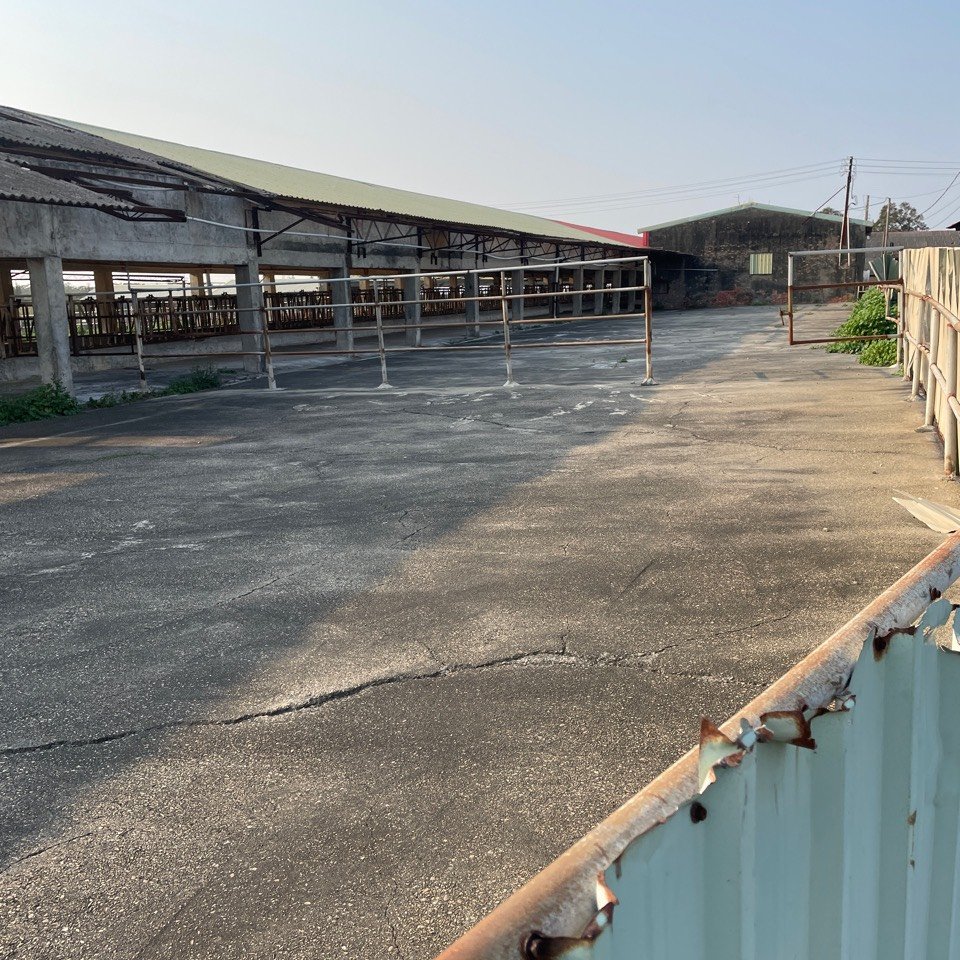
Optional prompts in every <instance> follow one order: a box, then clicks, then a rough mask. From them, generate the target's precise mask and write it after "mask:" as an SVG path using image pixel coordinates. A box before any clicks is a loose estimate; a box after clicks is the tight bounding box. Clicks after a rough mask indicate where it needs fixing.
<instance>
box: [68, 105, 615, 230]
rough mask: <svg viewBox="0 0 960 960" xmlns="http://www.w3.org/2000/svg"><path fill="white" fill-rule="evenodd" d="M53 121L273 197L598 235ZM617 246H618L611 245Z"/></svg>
mask: <svg viewBox="0 0 960 960" xmlns="http://www.w3.org/2000/svg"><path fill="white" fill-rule="evenodd" d="M55 122H56V123H58V124H63V125H67V126H69V127H72V128H73V129H75V130H77V131H82V132H84V133H86V134H91V135H95V136H96V137H99V138H103V139H105V140H108V141H111V142H113V143H115V144H122V145H124V146H127V147H131V148H135V149H137V150H139V151H143V152H145V153H147V154H152V155H153V156H154V157H162V158H164V159H166V160H169V161H172V162H174V163H177V164H180V165H182V166H184V167H187V168H192V169H194V170H197V171H201V172H203V173H205V174H208V175H210V176H213V177H217V178H219V179H222V180H229V181H232V182H234V183H236V184H240V185H243V186H246V187H249V188H252V189H253V190H256V191H258V192H261V193H266V194H268V195H271V196H275V197H284V198H289V199H293V200H306V201H308V202H311V203H320V204H325V205H330V206H336V207H345V208H347V209H352V210H363V211H370V212H373V213H385V214H391V215H393V216H400V217H404V216H406V217H411V218H414V219H417V220H429V221H434V222H437V223H444V224H454V225H460V226H467V227H481V228H482V227H487V228H489V229H491V230H495V231H507V232H510V233H521V234H522V233H525V234H529V235H531V236H535V237H545V238H549V239H558V240H566V241H572V242H574V243H590V244H597V243H601V242H603V239H604V238H602V237H600V236H598V235H597V233H596V232H593V231H588V230H586V229H582V228H579V227H575V226H569V225H567V224H564V223H560V222H559V221H556V220H547V219H545V218H543V217H535V216H532V215H531V214H527V213H515V212H513V211H510V210H501V209H498V208H496V207H487V206H483V205H482V204H479V203H468V202H466V201H463V200H450V199H447V198H445V197H434V196H431V195H429V194H424V193H414V192H413V191H411V190H401V189H398V188H395V187H385V186H381V185H379V184H375V183H366V182H364V181H361V180H350V179H347V178H346V177H336V176H333V175H332V174H329V173H319V172H317V171H315V170H304V169H301V168H298V167H289V166H286V165H285V164H281V163H271V162H269V161H267V160H256V159H253V158H252V157H239V156H235V155H233V154H229V153H221V152H220V151H217V150H206V149H203V148H201V147H191V146H187V145H185V144H181V143H171V142H168V141H166V140H156V139H154V138H152V137H144V136H140V135H139V134H135V133H124V132H122V131H120V130H109V129H106V128H104V127H95V126H91V125H90V124H85V123H75V122H74V121H70V120H57V121H55ZM614 242H615V241H614ZM608 243H610V241H608ZM617 245H618V246H621V245H622V244H620V243H617Z"/></svg>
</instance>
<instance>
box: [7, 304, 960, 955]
mask: <svg viewBox="0 0 960 960" xmlns="http://www.w3.org/2000/svg"><path fill="white" fill-rule="evenodd" d="M629 325H630V322H629V321H609V322H604V323H603V329H604V331H605V333H608V334H610V335H618V334H623V333H625V332H626V331H627V329H628V328H629ZM530 335H533V334H530ZM536 335H538V336H555V337H557V338H560V339H562V338H565V337H576V336H578V335H579V331H578V330H577V328H576V327H575V326H571V327H569V328H563V329H561V330H558V329H557V328H553V329H551V330H550V331H549V332H547V333H539V334H536ZM655 351H656V362H657V376H658V380H659V384H658V385H657V386H655V387H652V388H641V387H639V385H638V384H639V380H640V379H641V377H642V369H643V366H642V362H641V360H640V358H639V357H638V356H637V355H636V354H634V353H626V354H625V352H624V349H623V348H622V347H611V348H603V349H599V350H596V351H590V352H587V351H574V350H570V351H562V350H557V351H532V350H531V351H518V353H517V356H516V358H515V364H516V372H517V376H518V378H519V379H520V381H521V386H519V387H518V388H516V389H511V390H505V389H503V388H502V387H500V386H499V383H500V382H501V381H502V378H503V373H502V366H501V363H500V359H499V358H498V356H497V354H496V353H490V354H453V355H450V356H446V357H444V356H442V355H438V354H428V355H419V356H408V357H403V358H397V359H394V358H393V357H391V361H390V363H391V380H392V382H394V383H395V384H396V385H397V387H398V389H396V390H394V391H391V392H380V391H376V390H374V389H371V388H372V387H374V386H375V385H376V382H377V379H378V378H377V375H376V371H375V369H374V365H373V364H371V363H369V362H366V361H360V362H355V363H350V364H343V365H340V366H337V367H331V366H326V367H324V368H323V369H318V370H314V371H312V370H309V369H302V366H301V368H299V369H297V370H295V371H289V372H286V373H284V372H283V368H282V365H281V368H280V369H281V374H280V384H281V386H283V387H284V389H283V390H281V391H278V392H276V393H267V392H266V391H264V390H262V389H258V388H257V387H256V386H254V385H249V384H248V385H242V386H240V387H238V388H235V389H229V390H223V391H220V392H217V393H213V394H207V395H195V396H191V397H181V398H168V399H163V400H156V401H149V402H147V403H143V404H138V405H134V406H129V407H124V408H114V409H112V410H103V411H97V412H93V413H89V414H84V415H82V416H80V417H75V418H70V419H66V420H62V421H56V422H47V423H43V424H34V425H24V426H21V427H16V428H7V429H6V430H5V431H4V432H3V434H2V435H0V456H2V458H3V464H4V466H3V467H2V468H0V515H2V517H3V529H4V533H5V534H6V535H5V536H4V538H3V540H2V544H0V564H2V570H3V577H2V580H0V591H2V597H3V610H4V617H3V621H2V626H0V631H2V643H3V667H2V673H3V689H4V696H3V697H2V698H0V717H2V732H3V736H2V745H0V764H2V769H3V777H2V778H0V796H2V822H0V855H2V863H0V910H2V911H3V922H2V927H3V931H2V933H0V955H3V956H11V957H18V958H28V957H29V958H34V957H37V958H47V957H50V958H54V957H55V958H61V957H64V958H66V957H70V958H80V957H90V958H93V957H96V958H134V957H138V958H161V957H171V958H172V957H176V958H190V957H197V958H200V957H203V958H206V957H217V958H234V957H236V958H239V957H244V958H259V957H264V958H266V957H277V956H283V957H285V958H299V957H304V958H306V957H311V958H326V957H341V956H344V955H348V956H384V955H396V956H402V957H405V958H408V960H422V958H427V957H430V956H431V955H433V954H434V953H436V952H437V951H438V950H439V949H441V948H442V947H443V946H445V945H446V944H447V943H449V942H450V941H451V940H452V939H454V938H455V937H456V936H457V935H458V934H459V933H461V932H462V931H463V930H464V929H466V928H467V927H468V926H469V925H470V924H471V923H472V922H474V921H475V920H477V919H478V918H479V917H480V916H481V915H482V914H483V913H485V912H486V911H487V910H489V909H490V908H491V907H493V906H494V905H495V904H496V903H497V902H498V901H499V900H500V899H502V898H503V897H504V896H505V895H506V894H508V893H509V892H510V891H512V890H513V889H515V888H516V887H517V886H518V885H519V884H521V883H522V882H523V881H525V880H526V879H528V878H529V877H530V876H531V875H532V874H533V873H535V872H536V871H537V870H538V869H540V868H541V867H543V866H544V865H545V864H546V863H547V862H549V860H550V859H552V858H553V857H554V856H556V855H557V854H558V853H560V852H561V851H562V850H563V849H564V848H565V847H566V846H568V845H569V844H570V843H571V842H572V841H573V840H575V839H576V838H577V837H579V836H580V835H581V834H582V833H583V832H585V831H586V830H587V829H589V828H590V827H591V826H592V825H594V824H595V823H596V822H597V821H598V820H599V819H601V818H602V817H603V816H604V815H605V814H607V813H608V812H610V810H611V809H613V808H614V807H615V806H616V805H617V804H619V803H620V802H622V801H623V800H625V799H626V798H627V797H629V796H630V795H631V794H632V793H634V792H635V791H636V790H637V789H639V788H640V787H641V786H642V785H643V784H644V783H645V782H646V781H648V780H649V779H650V778H651V777H653V776H654V775H655V774H656V773H658V772H659V771H660V770H661V769H662V768H663V767H664V766H666V765H667V764H668V763H670V762H671V761H672V760H674V759H675V758H676V757H677V756H679V755H680V754H681V753H682V752H683V751H684V750H685V749H687V747H689V745H690V744H691V742H693V740H694V737H695V734H696V729H697V723H698V720H699V717H700V716H701V715H702V714H706V715H708V716H710V717H711V718H713V719H716V720H720V719H723V718H725V717H726V716H727V715H728V714H729V713H730V712H732V710H733V709H734V708H735V707H736V706H737V705H739V704H740V703H741V702H742V701H743V700H744V699H746V698H748V697H750V696H752V695H753V694H755V693H756V692H757V691H758V690H760V689H761V688H762V687H763V686H765V685H766V684H767V683H769V682H770V681H771V680H772V679H774V678H775V677H776V676H778V675H779V674H780V673H782V672H783V670H784V669H786V668H787V667H788V666H789V665H791V664H792V663H793V662H795V661H796V660H797V659H798V658H799V657H801V656H802V655H803V654H804V653H806V652H807V651H808V650H810V649H811V648H812V647H813V646H814V645H815V644H817V643H818V642H820V641H821V640H822V639H824V638H825V637H826V636H827V635H828V634H829V633H831V632H832V631H833V630H834V629H835V628H836V627H838V626H839V625H840V624H842V623H843V621H844V620H845V619H846V618H847V617H849V616H850V615H851V614H853V613H854V612H856V610H858V609H859V608H860V607H861V606H863V605H864V604H865V603H866V602H867V601H869V600H870V599H872V597H874V596H875V595H876V594H877V593H878V592H879V591H880V590H882V589H883V588H884V587H886V586H887V585H888V584H889V583H890V582H891V581H892V580H893V579H895V577H896V576H898V575H899V574H900V573H901V572H903V570H905V569H906V568H907V567H908V566H910V565H911V564H912V563H913V562H915V561H916V560H917V559H919V558H920V557H922V556H923V555H924V554H925V553H926V552H928V551H929V550H930V549H931V548H932V547H933V546H934V545H935V544H936V543H937V542H938V540H939V537H938V535H936V534H934V533H932V532H931V531H929V530H927V529H926V528H924V527H922V526H921V525H919V524H917V523H916V522H915V521H914V520H912V519H911V518H910V517H909V516H908V515H907V514H906V513H905V512H904V511H902V510H901V509H900V508H899V507H898V506H897V505H896V504H894V503H893V501H892V500H891V499H890V495H891V492H892V490H893V489H894V488H900V489H905V490H908V491H910V492H912V493H915V494H919V495H922V496H926V497H929V498H930V499H933V500H939V501H941V502H945V503H948V504H951V505H954V506H957V505H958V499H960V498H958V495H957V493H956V486H955V485H954V484H949V483H945V482H943V481H941V480H940V479H939V478H938V475H939V463H938V454H937V450H936V446H935V441H934V440H933V438H932V437H931V435H930V434H924V433H918V432H916V429H915V428H916V426H917V424H918V419H917V416H918V407H917V405H916V404H911V403H909V402H907V399H906V397H907V394H906V391H905V390H904V389H903V387H902V385H901V384H900V383H899V382H898V381H897V380H896V379H894V378H892V377H890V376H889V374H887V373H886V372H884V371H878V370H870V369H865V368H862V367H858V366H857V365H856V364H855V363H854V362H853V361H852V360H851V359H850V358H848V357H843V356H830V355H827V354H825V353H823V352H822V351H818V350H807V349H797V348H795V349H793V350H788V349H787V348H786V347H785V346H784V336H783V333H782V330H781V328H780V326H779V323H778V322H777V320H776V316H775V313H774V311H771V310H769V309H738V310H726V311H715V312H711V311H697V312H690V313H683V314H681V313H672V314H661V315H659V316H658V318H657V335H656V345H655ZM622 361H625V362H622Z"/></svg>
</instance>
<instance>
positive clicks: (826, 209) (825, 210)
mask: <svg viewBox="0 0 960 960" xmlns="http://www.w3.org/2000/svg"><path fill="white" fill-rule="evenodd" d="M817 212H818V213H832V214H833V215H834V216H835V217H842V216H843V211H842V210H837V209H835V208H834V207H822V208H821V209H820V210H818V211H817Z"/></svg>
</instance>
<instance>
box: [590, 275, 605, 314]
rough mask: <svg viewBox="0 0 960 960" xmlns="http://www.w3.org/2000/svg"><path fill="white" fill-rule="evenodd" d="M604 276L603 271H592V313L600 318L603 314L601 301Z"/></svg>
mask: <svg viewBox="0 0 960 960" xmlns="http://www.w3.org/2000/svg"><path fill="white" fill-rule="evenodd" d="M605 277H606V274H605V273H604V271H603V270H594V271H593V289H594V291H595V292H594V294H593V312H594V313H595V314H596V315H597V316H600V315H601V314H602V313H603V299H604V296H605V294H604V290H605V289H606V284H605Z"/></svg>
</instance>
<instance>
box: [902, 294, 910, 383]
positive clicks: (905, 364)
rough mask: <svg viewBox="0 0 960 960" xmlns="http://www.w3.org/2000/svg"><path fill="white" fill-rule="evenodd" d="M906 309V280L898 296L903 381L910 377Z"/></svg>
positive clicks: (908, 329)
mask: <svg viewBox="0 0 960 960" xmlns="http://www.w3.org/2000/svg"><path fill="white" fill-rule="evenodd" d="M907 309H908V308H907V287H906V281H904V287H903V291H902V293H901V297H900V339H901V353H900V362H901V363H902V364H903V373H902V376H901V379H902V380H903V381H904V383H906V382H907V381H908V380H909V379H910V341H909V340H908V339H907V334H908V333H909V332H910V327H909V324H908V322H907ZM911 309H912V307H911Z"/></svg>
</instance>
